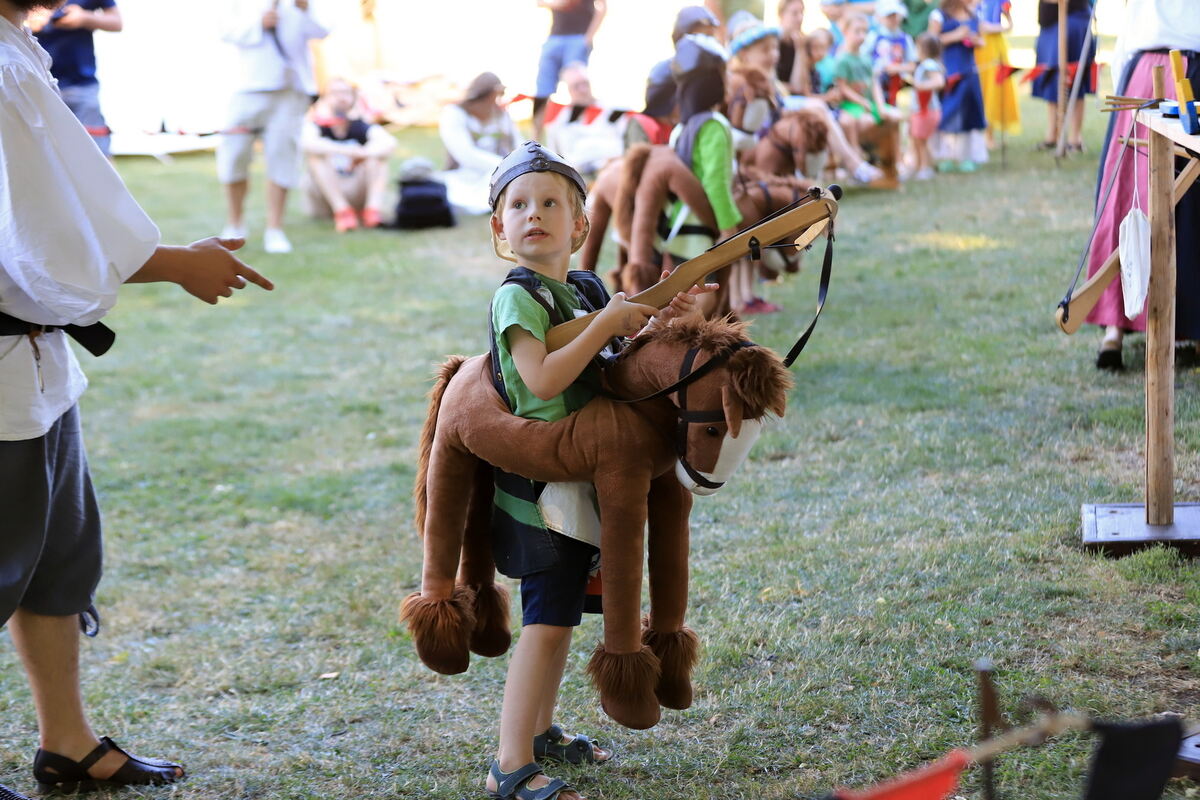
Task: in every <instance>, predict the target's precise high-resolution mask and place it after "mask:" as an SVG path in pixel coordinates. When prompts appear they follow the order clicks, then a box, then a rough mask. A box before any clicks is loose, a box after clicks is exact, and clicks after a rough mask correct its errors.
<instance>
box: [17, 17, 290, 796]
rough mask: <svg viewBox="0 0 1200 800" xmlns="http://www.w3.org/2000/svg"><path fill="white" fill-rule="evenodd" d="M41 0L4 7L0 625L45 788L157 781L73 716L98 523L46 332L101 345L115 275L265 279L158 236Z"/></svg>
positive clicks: (56, 345) (150, 770)
mask: <svg viewBox="0 0 1200 800" xmlns="http://www.w3.org/2000/svg"><path fill="white" fill-rule="evenodd" d="M38 5H39V3H38V2H37V0H0V509H2V511H0V516H2V517H3V530H2V533H0V625H3V624H5V623H6V622H7V624H8V628H9V631H10V633H11V636H12V640H13V642H14V644H15V645H16V647H17V651H18V653H19V655H20V657H21V661H22V663H23V665H24V667H25V672H26V674H27V676H28V678H29V683H30V687H31V689H32V692H33V699H34V703H35V705H36V707H37V717H38V728H39V731H40V735H41V736H40V738H41V742H40V744H41V749H40V750H39V751H38V753H37V756H36V757H35V760H34V775H35V777H36V778H37V779H38V780H39V782H42V783H47V784H51V785H54V786H55V787H56V788H60V789H64V790H70V791H74V788H78V785H80V784H85V782H87V781H97V780H99V781H108V782H109V783H110V784H113V785H124V784H145V783H166V782H171V781H174V780H176V779H177V778H179V777H180V776H182V774H183V771H182V768H180V767H178V766H177V765H171V764H166V765H164V764H161V763H160V764H155V763H150V762H146V761H144V760H141V759H138V758H136V757H133V756H130V755H129V754H127V753H125V752H124V751H123V750H121V749H119V748H117V747H116V746H115V745H113V744H112V742H111V741H110V740H108V739H105V740H103V741H101V740H100V739H98V738H97V737H96V735H95V734H94V733H93V732H92V729H91V727H90V725H89V724H88V720H87V717H86V715H85V713H84V710H83V701H82V698H81V696H80V690H79V626H80V621H81V620H86V619H90V620H91V623H92V624H93V625H98V621H99V620H98V617H97V616H96V614H95V609H94V606H92V598H93V593H94V591H95V587H96V584H97V582H98V581H99V577H100V555H101V552H100V551H101V546H100V520H99V513H98V511H97V508H96V498H95V495H94V493H93V491H92V486H91V480H90V478H89V475H88V468H87V459H86V456H85V454H84V448H83V440H82V437H81V434H80V429H79V415H78V411H77V409H76V401H77V400H78V399H79V396H80V395H81V394H82V393H83V390H84V388H85V387H86V385H87V380H86V378H85V377H84V375H83V372H82V371H81V369H80V367H79V363H78V362H77V361H76V359H75V355H74V353H73V351H72V350H71V348H70V347H69V346H68V344H67V341H66V338H67V337H66V333H64V332H63V330H59V329H53V330H51V329H49V328H57V327H58V326H85V327H83V328H82V329H76V328H68V330H69V331H71V332H72V335H73V336H76V338H78V339H80V341H81V342H85V341H86V342H88V343H89V344H90V345H91V348H92V349H94V350H96V351H102V350H103V346H104V336H102V335H98V334H97V332H98V331H99V333H101V334H102V333H104V332H106V331H107V329H106V328H99V329H98V328H95V327H90V326H93V325H94V324H95V323H97V322H98V320H99V319H100V318H101V317H102V316H104V314H105V312H106V311H108V309H109V308H111V307H112V306H113V304H114V303H115V302H116V299H117V291H118V289H119V288H120V287H121V285H122V284H124V283H132V282H150V281H169V282H173V283H178V284H179V285H181V286H182V287H183V288H184V289H186V290H187V291H188V292H190V293H192V294H193V295H195V296H196V297H198V298H200V299H202V300H204V301H206V302H209V303H215V302H216V301H217V299H218V298H219V297H228V296H230V295H231V294H232V293H233V290H234V289H238V288H241V287H243V286H245V284H246V281H247V280H249V281H252V282H253V283H256V284H258V285H260V286H262V287H263V288H266V289H270V288H272V287H271V283H270V281H268V280H267V279H266V278H264V277H262V276H261V275H259V274H258V273H257V272H255V271H254V270H252V269H251V268H250V267H248V266H247V265H246V264H243V263H242V262H241V261H239V260H238V259H237V258H236V257H235V256H234V255H233V254H232V253H230V252H229V251H231V250H236V249H237V248H239V247H241V245H242V242H241V241H229V240H221V239H216V238H210V239H204V240H201V241H199V242H195V243H193V244H190V245H186V246H182V247H171V246H165V245H162V244H160V242H159V233H158V228H157V227H155V225H154V223H153V222H151V221H150V219H149V218H148V217H147V216H146V214H145V212H143V211H142V209H141V208H140V207H139V206H138V204H137V202H136V201H134V199H133V198H132V197H131V196H130V195H129V192H128V191H127V190H126V188H125V185H124V184H123V183H122V182H121V179H120V177H118V175H117V173H116V172H115V171H114V170H113V168H112V166H111V165H110V164H109V162H108V160H107V159H106V158H105V157H104V156H103V155H102V154H101V153H100V150H99V149H98V148H96V147H95V146H94V145H93V144H92V142H91V138H90V137H89V135H88V133H87V131H86V130H85V129H84V128H83V126H82V125H80V123H79V121H78V120H77V119H76V118H75V116H74V115H73V114H72V113H71V111H70V109H68V108H67V106H66V105H65V104H64V103H63V101H62V99H61V98H60V96H59V94H58V91H57V88H56V86H55V82H54V80H53V78H52V77H51V75H50V69H49V67H50V58H49V56H48V55H47V54H46V52H45V51H44V50H42V49H41V47H40V46H39V45H38V44H37V42H36V40H35V39H34V38H33V36H32V35H31V34H30V33H29V32H28V31H27V30H26V29H25V28H23V27H22V25H23V22H24V19H25V15H26V12H27V11H29V10H30V9H31V8H33V7H35V6H38ZM109 333H110V335H111V332H109ZM89 334H90V335H89ZM97 342H99V344H97ZM80 762H82V764H81V763H80ZM85 785H86V784H85ZM0 790H2V791H0V796H4V791H8V790H4V789H3V787H0ZM15 796H19V795H15Z"/></svg>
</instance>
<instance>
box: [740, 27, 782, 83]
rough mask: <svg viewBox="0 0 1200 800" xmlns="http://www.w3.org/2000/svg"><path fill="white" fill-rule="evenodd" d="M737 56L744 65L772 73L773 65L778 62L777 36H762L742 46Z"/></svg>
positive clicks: (773, 72)
mask: <svg viewBox="0 0 1200 800" xmlns="http://www.w3.org/2000/svg"><path fill="white" fill-rule="evenodd" d="M738 56H739V57H740V60H741V62H742V63H743V64H745V65H746V66H749V67H756V68H758V69H761V70H762V71H763V72H765V73H767V74H768V75H774V74H775V67H776V65H777V64H778V63H779V38H778V37H776V36H764V37H763V38H761V39H759V40H758V41H757V42H755V43H754V44H752V45H748V46H747V47H743V48H742V51H741V52H740V53H738Z"/></svg>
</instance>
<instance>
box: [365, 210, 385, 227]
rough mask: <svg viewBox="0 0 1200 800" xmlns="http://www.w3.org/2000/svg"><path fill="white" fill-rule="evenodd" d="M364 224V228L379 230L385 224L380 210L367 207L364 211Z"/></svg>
mask: <svg viewBox="0 0 1200 800" xmlns="http://www.w3.org/2000/svg"><path fill="white" fill-rule="evenodd" d="M362 224H363V227H364V228H378V227H379V226H380V225H382V224H383V216H382V215H381V214H380V213H379V209H378V208H371V207H370V206H367V207H366V208H364V209H363V211H362Z"/></svg>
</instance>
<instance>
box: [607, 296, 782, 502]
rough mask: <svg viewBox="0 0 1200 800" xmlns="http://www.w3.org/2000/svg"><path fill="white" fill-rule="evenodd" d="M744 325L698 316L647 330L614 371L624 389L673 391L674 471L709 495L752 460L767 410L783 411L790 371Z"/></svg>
mask: <svg viewBox="0 0 1200 800" xmlns="http://www.w3.org/2000/svg"><path fill="white" fill-rule="evenodd" d="M745 328H746V326H745V324H744V323H741V322H732V321H730V320H728V319H717V320H706V319H703V318H701V317H699V316H696V317H689V318H686V319H678V320H674V321H672V322H671V323H670V324H668V325H661V326H658V327H656V328H652V329H651V330H649V331H647V332H645V333H643V334H642V335H641V336H639V337H637V338H636V339H634V341H633V343H632V344H631V345H630V346H629V347H628V348H626V350H625V351H624V352H623V353H622V355H621V358H620V359H619V361H618V362H617V364H616V365H615V366H614V368H613V370H610V373H611V374H612V380H613V385H614V386H616V387H618V388H619V389H620V390H622V391H623V392H624V393H630V394H637V393H641V392H643V391H648V392H649V393H651V394H656V393H661V392H663V391H664V390H667V391H666V393H665V394H666V396H668V397H669V398H670V401H671V402H672V403H673V404H674V406H675V418H676V423H675V430H674V434H673V435H674V441H675V452H676V456H677V460H676V466H675V475H676V477H677V478H678V479H679V482H680V483H682V484H683V485H684V486H685V487H686V488H687V489H688V490H689V491H691V492H693V493H694V494H699V495H709V494H712V493H714V492H715V491H716V490H717V489H719V488H721V486H723V485H724V483H725V481H727V480H728V479H729V478H730V476H732V475H733V473H734V472H735V471H736V470H737V468H738V467H739V466H741V464H742V462H743V461H745V459H746V456H747V455H748V454H749V453H750V448H751V447H752V446H753V444H754V442H755V441H756V440H757V439H758V436H759V434H760V433H761V432H762V424H763V421H764V419H765V418H766V416H767V414H768V413H773V414H775V415H776V416H783V413H784V411H785V409H786V405H787V392H788V389H790V388H791V386H792V379H791V375H790V374H789V372H788V371H787V368H786V367H784V365H783V362H782V360H780V358H779V356H778V355H776V354H775V353H774V352H773V351H772V350H770V349H768V348H766V347H761V346H759V345H756V344H754V343H753V342H751V341H750V340H749V339H747V338H746V336H745Z"/></svg>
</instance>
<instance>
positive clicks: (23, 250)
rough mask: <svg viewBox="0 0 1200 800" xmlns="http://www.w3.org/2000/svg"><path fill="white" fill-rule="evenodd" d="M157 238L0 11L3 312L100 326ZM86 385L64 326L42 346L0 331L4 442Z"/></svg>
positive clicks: (58, 410) (39, 60) (33, 44)
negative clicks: (122, 288)
mask: <svg viewBox="0 0 1200 800" xmlns="http://www.w3.org/2000/svg"><path fill="white" fill-rule="evenodd" d="M158 243H159V234H158V228H157V227H155V225H154V223H153V222H151V221H150V218H149V217H148V216H146V212H144V211H143V210H142V209H141V207H140V206H139V205H138V204H137V201H135V200H134V199H133V197H132V196H131V195H130V194H129V191H128V190H127V189H126V188H125V184H124V183H123V182H122V181H121V178H120V176H118V175H117V173H116V170H114V169H113V168H112V165H111V164H109V162H108V159H106V158H105V157H104V156H103V155H102V154H101V153H100V150H99V149H98V148H97V147H96V145H95V142H93V141H92V138H91V137H90V136H89V135H88V133H87V131H85V130H84V128H83V126H82V125H80V123H79V121H78V120H77V119H76V118H75V115H74V114H72V113H71V111H70V109H68V108H67V107H66V105H64V104H63V102H62V99H61V98H60V97H59V95H58V89H57V85H56V84H55V82H54V79H53V78H52V77H51V76H50V57H49V56H48V55H47V54H46V51H45V50H43V49H42V48H41V47H40V46H39V45H38V43H37V41H36V40H35V39H34V38H33V36H32V35H30V33H29V32H28V31H27V30H25V29H23V28H18V27H16V26H15V25H13V24H12V23H11V22H9V21H8V20H6V19H4V18H2V17H0V311H3V312H4V313H6V314H9V315H11V316H14V317H17V318H18V319H22V320H25V321H26V322H33V323H36V324H40V325H67V324H76V325H88V324H90V323H93V322H96V321H97V320H99V319H100V318H101V317H103V316H104V314H105V312H107V311H108V310H109V309H110V308H112V306H113V304H114V303H116V300H117V290H118V289H119V288H120V287H121V284H123V283H124V282H125V281H126V280H127V279H128V278H129V276H130V275H132V274H133V273H135V272H137V270H138V269H139V268H140V267H141V266H142V265H143V264H145V263H146V261H147V260H149V258H150V256H151V255H152V254H153V253H154V250H155V248H157V247H158ZM37 355H40V360H38V359H37V358H36V356H37ZM86 387H87V379H86V378H85V377H84V375H83V371H82V370H81V369H80V368H79V363H78V362H77V361H76V359H75V355H74V353H73V351H72V350H71V348H70V346H69V345H68V344H67V337H66V335H65V334H63V333H62V332H61V331H58V332H52V333H48V334H44V335H42V336H40V337H38V339H37V342H36V345H35V344H34V343H32V342H31V341H30V339H29V337H28V336H0V440H6V441H16V440H22V439H35V438H37V437H39V436H42V435H44V434H45V433H46V431H47V430H49V428H50V426H51V425H53V424H54V422H55V421H56V420H57V419H58V418H59V417H61V416H62V415H63V414H64V413H66V412H67V411H68V410H69V409H70V408H71V406H73V405H74V404H75V402H76V401H77V400H78V399H79V396H80V395H81V394H83V390H84V389H85V388H86Z"/></svg>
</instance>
